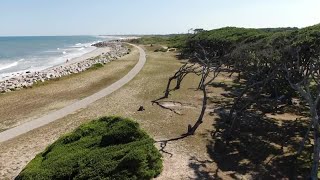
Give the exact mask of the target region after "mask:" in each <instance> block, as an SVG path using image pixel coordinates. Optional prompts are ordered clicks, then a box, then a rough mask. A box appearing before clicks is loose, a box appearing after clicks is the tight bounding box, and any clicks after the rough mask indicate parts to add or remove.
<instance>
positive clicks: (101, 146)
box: [16, 117, 162, 180]
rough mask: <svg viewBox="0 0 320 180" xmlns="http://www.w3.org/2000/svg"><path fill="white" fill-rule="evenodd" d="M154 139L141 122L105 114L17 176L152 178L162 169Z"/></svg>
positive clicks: (68, 137)
mask: <svg viewBox="0 0 320 180" xmlns="http://www.w3.org/2000/svg"><path fill="white" fill-rule="evenodd" d="M153 142H154V141H153V140H152V139H151V138H150V137H149V136H148V135H147V134H146V133H145V132H144V131H142V130H141V129H140V128H139V125H138V124H137V123H135V122H133V121H131V120H129V119H123V118H120V117H103V118H100V119H99V120H95V121H92V122H90V123H88V124H84V125H82V126H80V127H79V128H78V129H76V130H75V131H74V132H72V133H71V134H68V135H66V136H64V137H62V138H60V139H59V140H57V141H56V142H55V143H53V144H52V145H50V146H49V147H48V148H47V149H46V150H45V151H44V152H43V153H41V154H39V155H37V156H36V157H35V158H34V159H33V160H32V161H31V162H30V163H29V164H28V165H27V167H26V168H25V169H24V170H23V171H22V172H21V173H20V175H19V176H18V177H17V178H16V179H18V180H19V179H121V180H122V179H151V178H153V177H155V176H157V175H158V174H159V173H160V172H161V169H162V160H161V154H160V153H159V152H158V150H157V149H156V148H155V147H154V145H153Z"/></svg>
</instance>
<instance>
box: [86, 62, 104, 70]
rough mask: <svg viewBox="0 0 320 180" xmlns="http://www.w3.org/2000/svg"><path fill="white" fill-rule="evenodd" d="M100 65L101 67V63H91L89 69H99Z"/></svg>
mask: <svg viewBox="0 0 320 180" xmlns="http://www.w3.org/2000/svg"><path fill="white" fill-rule="evenodd" d="M102 67H103V64H102V63H96V64H93V65H92V66H91V67H90V68H89V69H99V68H102Z"/></svg>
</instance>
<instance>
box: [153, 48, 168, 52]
mask: <svg viewBox="0 0 320 180" xmlns="http://www.w3.org/2000/svg"><path fill="white" fill-rule="evenodd" d="M154 52H167V49H165V48H159V49H156V50H154Z"/></svg>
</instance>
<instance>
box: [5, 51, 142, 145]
mask: <svg viewBox="0 0 320 180" xmlns="http://www.w3.org/2000/svg"><path fill="white" fill-rule="evenodd" d="M133 46H135V45H133ZM135 47H136V48H138V49H139V52H140V57H139V62H138V63H137V64H136V65H135V66H134V68H133V69H132V70H131V71H130V72H129V73H128V74H127V75H125V76H124V77H123V78H121V79H120V80H118V81H117V82H115V83H113V84H111V85H110V86H108V87H106V88H104V89H102V90H101V91H99V92H97V93H95V94H93V95H91V96H88V97H86V98H84V99H82V100H79V101H77V102H75V103H73V104H71V105H68V106H66V107H64V108H62V109H59V110H57V111H54V112H51V113H49V114H47V115H45V116H43V117H40V118H38V119H35V120H32V121H29V122H27V123H24V124H21V125H19V126H17V127H14V128H11V129H9V130H6V131H4V132H1V133H0V143H1V142H4V141H7V140H9V139H12V138H15V137H17V136H19V135H22V134H24V133H26V132H29V131H31V130H33V129H36V128H39V127H41V126H44V125H46V124H49V123H51V122H53V121H55V120H58V119H61V118H63V117H65V116H67V115H69V114H72V113H74V112H76V111H77V110H80V109H83V108H86V107H87V106H88V105H90V104H91V103H93V102H95V101H97V100H99V99H101V98H103V97H105V96H107V95H109V94H111V93H112V92H114V91H116V90H118V89H119V88H121V87H122V86H124V85H125V84H127V83H128V82H129V81H130V80H132V79H133V78H134V77H135V76H136V75H137V74H138V73H139V72H140V70H141V69H142V68H143V66H144V64H145V62H146V54H145V52H144V50H143V49H142V48H140V47H139V46H135Z"/></svg>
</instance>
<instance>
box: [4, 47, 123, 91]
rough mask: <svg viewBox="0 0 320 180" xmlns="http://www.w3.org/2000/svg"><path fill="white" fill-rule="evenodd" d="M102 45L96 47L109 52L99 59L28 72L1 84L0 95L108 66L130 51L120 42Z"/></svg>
mask: <svg viewBox="0 0 320 180" xmlns="http://www.w3.org/2000/svg"><path fill="white" fill-rule="evenodd" d="M102 43H103V46H96V47H109V48H110V51H109V52H106V53H103V54H101V55H99V56H97V57H93V58H89V59H86V60H84V61H81V62H74V63H72V61H71V62H69V63H66V64H62V65H59V66H55V67H52V68H49V69H46V70H43V71H39V72H31V71H26V72H23V73H20V74H17V75H15V76H13V77H11V78H10V79H7V80H5V81H2V82H0V93H5V92H10V91H14V90H19V89H22V88H28V87H32V86H33V85H34V84H36V83H39V82H45V81H48V80H50V79H55V78H60V77H62V76H67V75H70V74H76V73H80V72H83V71H85V70H87V69H89V68H91V67H92V66H94V65H96V64H106V63H108V62H111V61H113V60H116V59H118V58H120V57H122V56H124V55H126V54H128V53H129V49H128V48H126V47H125V46H123V45H122V44H121V43H119V42H102ZM94 46H95V45H94Z"/></svg>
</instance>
